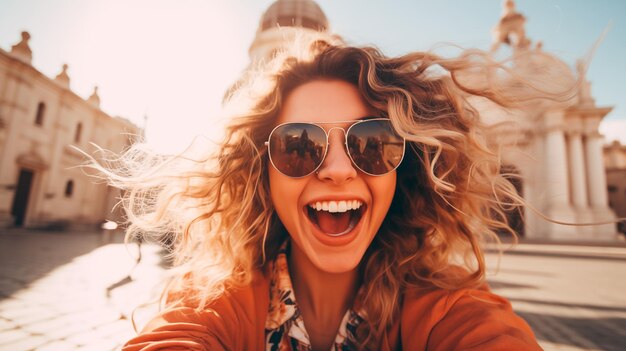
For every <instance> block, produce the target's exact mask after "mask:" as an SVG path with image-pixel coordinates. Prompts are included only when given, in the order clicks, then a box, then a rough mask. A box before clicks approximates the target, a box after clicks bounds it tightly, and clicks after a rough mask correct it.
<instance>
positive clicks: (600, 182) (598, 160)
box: [585, 132, 609, 209]
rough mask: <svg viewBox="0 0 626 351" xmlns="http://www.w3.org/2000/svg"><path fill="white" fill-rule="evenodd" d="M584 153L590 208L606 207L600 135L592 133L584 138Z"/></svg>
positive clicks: (606, 198)
mask: <svg viewBox="0 0 626 351" xmlns="http://www.w3.org/2000/svg"><path fill="white" fill-rule="evenodd" d="M585 153H586V156H587V175H588V177H589V203H590V204H591V207H592V208H594V209H596V208H605V207H608V203H609V200H608V196H607V193H606V175H605V174H604V160H603V155H602V135H600V134H599V133H597V132H596V133H592V134H589V135H587V136H586V138H585Z"/></svg>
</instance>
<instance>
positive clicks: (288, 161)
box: [269, 123, 326, 177]
mask: <svg viewBox="0 0 626 351" xmlns="http://www.w3.org/2000/svg"><path fill="white" fill-rule="evenodd" d="M325 149H326V134H325V133H324V130H323V129H322V128H321V127H319V126H316V125H313V124H308V123H289V124H283V125H281V126H279V127H278V128H276V129H274V131H273V132H272V135H271V136H270V143H269V153H270V158H271V160H272V163H273V164H274V167H276V169H278V170H279V171H280V172H281V173H283V174H285V175H287V176H289V177H304V176H307V175H309V174H311V173H313V171H315V170H316V169H317V167H318V166H319V165H320V164H321V163H322V159H323V158H324V154H325V152H326V150H325Z"/></svg>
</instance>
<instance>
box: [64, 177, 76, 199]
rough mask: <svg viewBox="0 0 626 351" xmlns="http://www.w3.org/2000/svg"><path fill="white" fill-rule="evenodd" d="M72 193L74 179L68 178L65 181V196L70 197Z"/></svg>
mask: <svg viewBox="0 0 626 351" xmlns="http://www.w3.org/2000/svg"><path fill="white" fill-rule="evenodd" d="M73 193H74V181H73V180H68V181H67V183H65V197H72V194H73Z"/></svg>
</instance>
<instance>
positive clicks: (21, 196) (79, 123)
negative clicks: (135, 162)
mask: <svg viewBox="0 0 626 351" xmlns="http://www.w3.org/2000/svg"><path fill="white" fill-rule="evenodd" d="M29 39H30V36H29V34H28V33H27V32H23V33H22V40H21V41H20V42H19V43H17V44H16V45H13V46H12V48H11V50H10V51H9V52H6V51H4V50H2V49H0V228H2V227H11V226H25V227H67V226H71V227H84V226H90V227H92V226H95V225H97V224H99V223H102V222H103V221H104V220H105V219H114V220H119V219H120V218H119V217H120V216H121V214H120V213H119V212H117V213H112V212H111V209H112V208H113V205H114V204H115V203H116V201H117V200H116V197H118V196H119V191H118V190H115V189H113V188H110V187H108V186H106V185H104V184H94V183H93V179H92V178H89V177H88V176H86V175H85V174H84V172H83V171H82V170H81V169H80V168H77V167H76V166H77V165H79V164H81V163H82V162H83V161H84V157H83V156H82V155H81V154H80V153H79V152H78V151H76V150H74V149H73V148H72V147H71V146H72V145H74V146H76V147H78V148H80V149H82V150H86V151H87V152H92V151H93V150H94V149H93V147H91V145H90V143H92V142H93V143H95V144H97V145H99V146H101V147H102V148H105V149H109V150H112V151H115V152H120V151H122V150H123V149H124V148H126V147H128V146H129V145H130V144H131V142H132V138H133V137H132V136H133V135H134V136H136V135H139V134H140V133H141V131H140V129H139V128H138V127H137V126H136V125H134V124H133V123H131V122H129V121H128V120H126V119H123V118H119V117H111V116H109V115H107V114H106V113H104V112H103V111H102V110H101V109H100V98H99V96H98V92H97V88H96V89H94V92H93V94H92V95H91V96H90V97H89V98H88V99H87V100H85V99H83V98H81V97H80V96H78V95H76V94H75V93H74V92H72V90H71V89H70V77H69V74H68V72H67V70H68V66H67V65H63V68H62V71H61V72H60V73H59V74H58V75H57V76H56V77H55V78H54V79H50V78H48V77H47V76H45V75H44V74H42V73H41V72H39V71H38V70H37V69H36V68H35V67H33V66H32V51H31V49H30V47H29V45H28V40H29Z"/></svg>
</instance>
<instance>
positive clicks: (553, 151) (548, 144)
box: [543, 125, 577, 240]
mask: <svg viewBox="0 0 626 351" xmlns="http://www.w3.org/2000/svg"><path fill="white" fill-rule="evenodd" d="M544 145H545V152H544V157H545V159H544V161H545V162H544V167H545V177H546V178H545V180H546V189H545V194H546V196H545V202H544V206H543V209H544V214H545V215H546V216H547V217H548V218H550V219H554V220H558V221H563V222H575V217H576V216H575V212H574V211H573V209H572V207H571V205H570V187H569V177H568V167H567V151H566V145H565V133H564V132H563V129H562V127H560V126H556V125H553V126H550V127H548V128H547V131H546V135H545V144H544ZM576 232H577V231H576V228H575V227H571V226H564V225H560V224H556V223H552V222H548V224H547V225H546V235H547V237H548V238H551V239H564V240H571V239H576V238H577V235H576Z"/></svg>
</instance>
